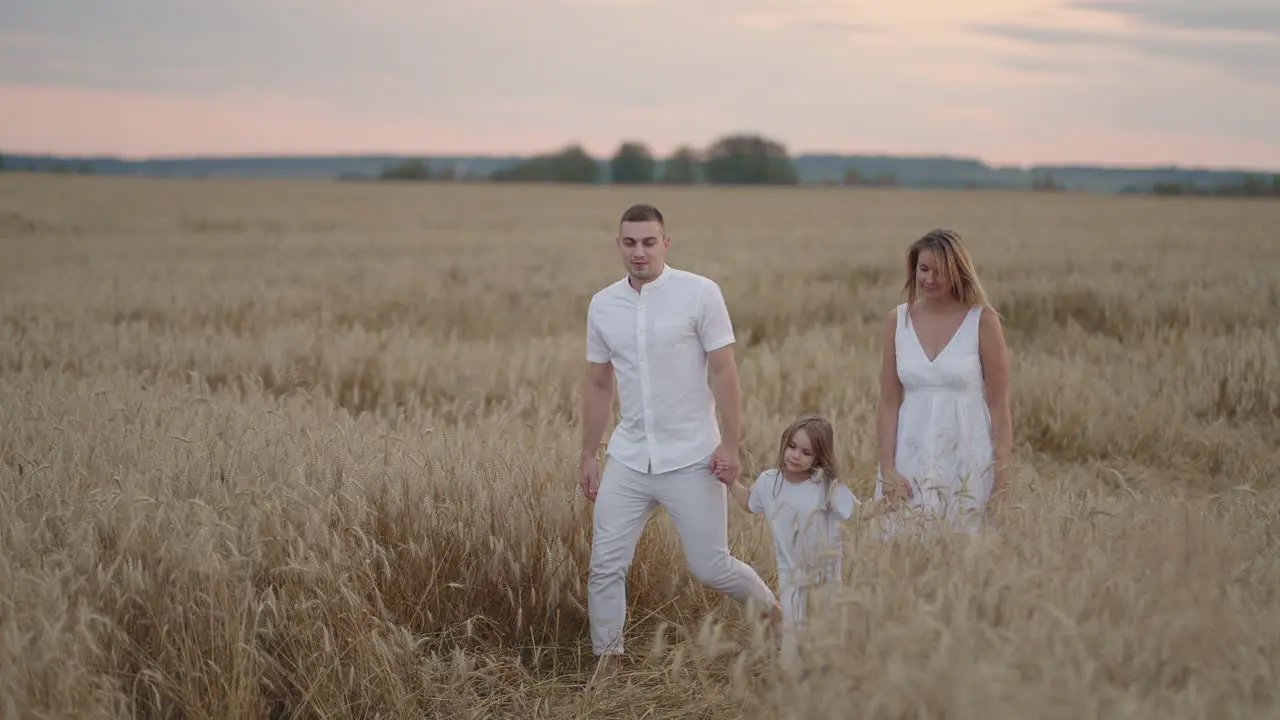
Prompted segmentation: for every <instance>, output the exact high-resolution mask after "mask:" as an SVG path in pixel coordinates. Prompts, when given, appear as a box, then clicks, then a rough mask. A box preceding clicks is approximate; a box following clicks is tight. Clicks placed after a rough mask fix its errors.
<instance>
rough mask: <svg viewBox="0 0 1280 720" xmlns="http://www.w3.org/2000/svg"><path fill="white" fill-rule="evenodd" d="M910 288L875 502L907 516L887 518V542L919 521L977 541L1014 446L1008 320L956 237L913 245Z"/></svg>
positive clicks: (888, 381)
mask: <svg viewBox="0 0 1280 720" xmlns="http://www.w3.org/2000/svg"><path fill="white" fill-rule="evenodd" d="M903 290H904V291H905V292H906V294H907V301H906V302H905V303H902V304H901V305H899V306H898V307H897V308H895V309H894V310H893V311H892V312H891V313H889V316H888V317H887V318H886V319H885V324H884V353H883V363H882V366H881V372H880V407H879V414H878V419H877V423H876V431H877V432H876V439H877V445H878V447H879V473H878V477H877V479H876V491H875V499H876V500H882V499H884V498H888V499H889V500H890V501H892V502H893V504H894V505H897V506H898V507H900V508H902V509H903V510H904V512H899V513H894V514H893V515H891V516H889V517H887V518H884V519H882V521H881V527H880V530H881V533H880V534H881V535H882V536H886V535H890V534H893V533H896V532H899V531H901V530H903V529H904V528H905V527H906V524H907V523H908V522H910V521H911V520H913V519H914V520H918V521H925V522H932V523H936V524H940V525H941V526H942V528H943V529H946V530H951V531H957V532H963V533H968V534H973V533H976V532H977V531H978V530H979V529H980V527H981V524H982V516H983V514H984V512H985V510H986V507H987V503H988V500H990V499H991V498H992V497H993V496H994V495H996V494H997V493H999V492H1001V491H1002V490H1003V489H1004V488H1005V487H1006V483H1007V476H1008V468H1009V461H1010V453H1011V448H1012V420H1011V417H1010V412H1009V392H1008V388H1009V361H1008V355H1007V348H1006V347H1005V342H1004V332H1003V329H1002V328H1001V326H1000V318H999V316H998V315H997V314H996V312H995V311H994V310H993V309H992V308H991V306H990V304H989V303H988V302H987V296H986V293H985V292H984V291H983V289H982V284H981V283H980V282H979V281H978V274H977V272H976V271H975V270H974V267H973V260H972V259H971V257H970V255H969V250H968V248H967V247H966V246H965V243H964V241H963V240H962V239H961V238H960V236H959V235H958V234H956V233H955V232H952V231H950V230H934V231H932V232H930V233H929V234H927V235H925V236H924V237H922V238H920V239H919V240H917V241H915V242H914V243H912V245H911V247H910V248H909V249H908V250H907V278H906V285H905V286H904V288H903Z"/></svg>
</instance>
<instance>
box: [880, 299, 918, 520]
mask: <svg viewBox="0 0 1280 720" xmlns="http://www.w3.org/2000/svg"><path fill="white" fill-rule="evenodd" d="M897 329H898V311H897V309H896V308H895V309H893V310H891V311H890V312H889V316H888V317H886V318H885V321H884V333H883V342H882V348H881V352H880V399H879V404H878V407H877V410H876V447H877V456H878V458H879V461H880V477H881V478H882V479H883V481H884V489H885V493H886V494H889V495H893V494H896V493H898V492H899V491H900V490H902V489H903V488H900V487H899V486H900V485H905V483H903V482H902V478H901V476H899V475H898V471H897V469H896V468H895V467H894V462H895V460H894V456H895V449H896V447H897V444H898V410H899V409H900V408H901V407H902V381H901V380H899V379H898V358H897V352H896V351H895V349H894V337H895V336H896V334H897ZM905 491H906V492H907V493H910V486H906V487H905Z"/></svg>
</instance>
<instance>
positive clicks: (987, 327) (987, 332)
mask: <svg viewBox="0 0 1280 720" xmlns="http://www.w3.org/2000/svg"><path fill="white" fill-rule="evenodd" d="M978 354H979V356H980V357H981V358H982V379H983V383H984V384H985V385H986V393H987V408H988V409H989V410H990V411H991V442H992V445H993V448H994V450H995V466H996V467H995V470H996V477H995V483H994V485H993V486H992V488H991V495H992V497H995V496H996V495H998V494H999V493H1000V492H1001V491H1003V490H1004V489H1006V487H1007V480H1008V476H1009V471H1010V468H1011V464H1012V462H1013V413H1012V412H1010V410H1009V349H1008V346H1007V345H1006V344H1005V340H1004V328H1003V327H1001V325H1000V316H998V315H996V314H995V313H994V312H984V313H982V316H981V318H980V320H979V322H978Z"/></svg>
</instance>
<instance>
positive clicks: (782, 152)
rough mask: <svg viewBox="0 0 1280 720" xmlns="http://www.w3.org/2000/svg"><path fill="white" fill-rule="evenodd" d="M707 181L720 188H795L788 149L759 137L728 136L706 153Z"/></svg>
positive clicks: (796, 176)
mask: <svg viewBox="0 0 1280 720" xmlns="http://www.w3.org/2000/svg"><path fill="white" fill-rule="evenodd" d="M706 173H707V180H709V181H710V182H712V183H715V184H720V185H795V184H797V183H799V182H800V178H799V175H798V173H797V172H796V168H795V166H794V165H793V164H792V163H791V157H790V156H789V155H788V154H787V149H786V147H785V146H784V145H783V144H782V143H780V142H777V141H776V140H770V139H768V138H765V137H762V136H760V135H742V134H739V135H727V136H724V137H721V138H719V139H718V140H716V141H715V142H714V143H712V144H711V147H709V148H708V149H707V152H706Z"/></svg>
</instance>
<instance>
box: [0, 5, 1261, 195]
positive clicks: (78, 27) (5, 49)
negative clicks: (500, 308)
mask: <svg viewBox="0 0 1280 720" xmlns="http://www.w3.org/2000/svg"><path fill="white" fill-rule="evenodd" d="M1278 117H1280V1H1277V0H964V1H963V2H962V1H961V0H893V1H892V2H889V1H888V0H886V1H885V2H883V3H873V2H868V1H867V0H862V1H860V2H852V1H848V0H845V1H839V0H364V1H363V2H362V1H361V0H221V1H220V2H209V0H0V152H10V153H23V152H51V153H57V154H68V155H71V154H94V155H102V154H110V155H120V156H125V157H159V156H175V155H195V154H218V155H227V154H311V153H326V154H327V153H357V152H359V153H363V152H378V153H381V152H388V153H422V154H473V153H475V154H499V155H503V154H526V153H534V152H547V151H553V150H556V149H559V148H561V147H564V146H566V145H568V144H569V143H580V144H582V145H583V146H584V147H586V148H587V149H588V150H590V151H592V152H593V153H596V154H599V155H602V156H603V155H607V154H609V153H611V152H612V151H613V150H614V149H616V147H617V145H618V143H620V142H622V141H623V140H631V139H637V140H643V141H645V142H647V143H648V144H649V145H650V147H651V148H652V149H653V150H654V152H655V153H658V154H663V155H665V154H667V153H669V152H670V151H672V150H673V149H674V148H675V147H677V146H679V145H683V144H688V145H692V146H693V147H705V146H706V145H708V144H709V143H711V142H712V141H714V139H715V138H716V137H718V136H720V135H723V134H726V133H730V132H757V133H762V134H765V135H768V136H769V137H771V138H774V139H776V140H779V141H781V142H782V143H784V144H785V145H786V147H787V149H788V150H789V151H790V152H792V153H793V154H798V153H802V152H840V153H864V154H870V153H891V154H910V155H923V154H948V155H958V156H966V157H977V158H980V159H982V160H984V161H986V162H988V163H992V164H1001V165H1007V164H1013V165H1030V164H1033V163H1072V164H1085V163H1087V164H1102V165H1169V164H1177V165H1182V166H1196V167H1231V168H1245V169H1250V168H1252V169H1274V170H1280V132H1278V131H1277V129H1276V128H1277V127H1280V126H1278V125H1277V120H1276V118H1278Z"/></svg>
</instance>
